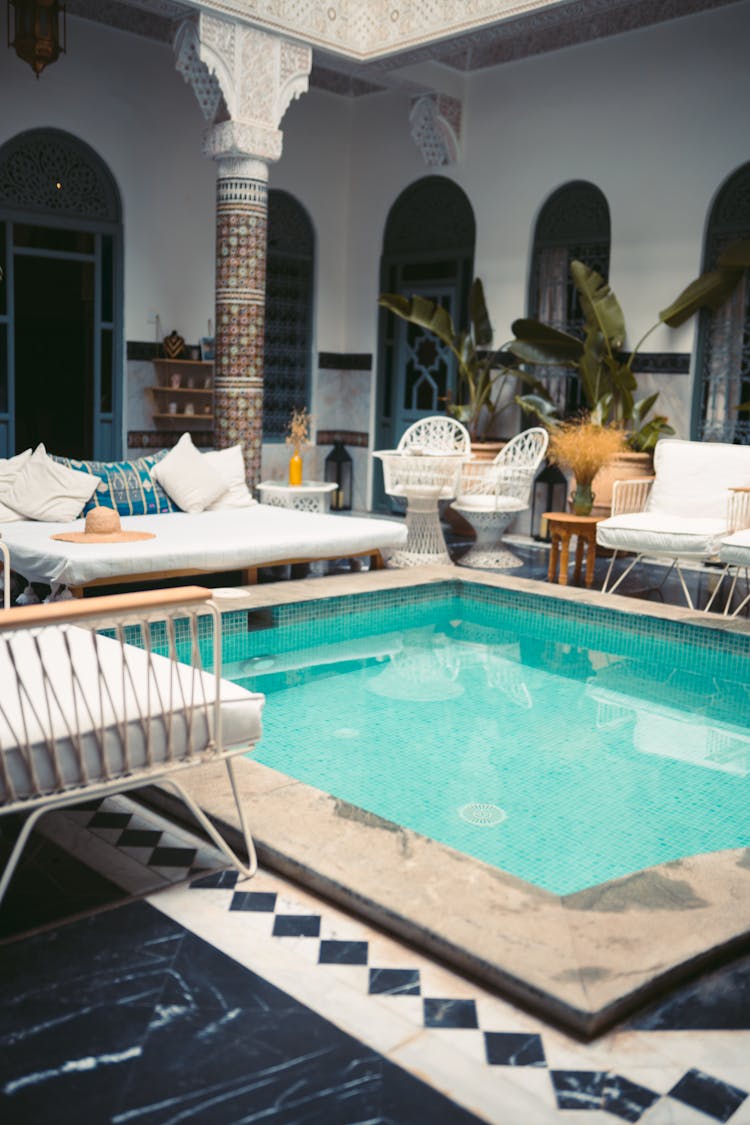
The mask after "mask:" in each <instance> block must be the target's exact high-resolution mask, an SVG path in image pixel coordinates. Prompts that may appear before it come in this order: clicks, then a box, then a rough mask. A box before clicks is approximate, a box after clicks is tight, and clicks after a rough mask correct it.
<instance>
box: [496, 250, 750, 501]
mask: <svg viewBox="0 0 750 1125" xmlns="http://www.w3.org/2000/svg"><path fill="white" fill-rule="evenodd" d="M749 266H750V240H744V241H741V242H736V243H733V244H732V245H731V246H729V247H728V248H727V249H726V250H725V252H724V253H723V254H722V255H721V257H720V258H719V261H718V263H717V266H716V269H714V270H711V271H709V272H707V273H705V274H702V275H701V276H700V277H698V278H696V279H695V281H693V282H691V283H690V285H688V286H687V287H686V288H685V289H683V291H682V292H681V293H680V295H679V296H678V297H677V298H676V299H675V300H674V301H673V302H672V304H671V305H669V306H668V307H667V308H665V309H663V310H662V311H661V312H660V313H659V317H658V320H657V321H656V322H655V323H654V324H653V325H651V327H650V328H649V329H648V331H647V332H645V333H644V334H643V336H642V337H641V339H640V340H639V341H638V342H637V344H636V345H635V347H634V348H633V349H632V351H630V353H629V354H623V352H622V348H623V346H624V343H625V338H626V330H625V317H624V314H623V311H622V308H621V306H620V303H619V301H618V300H617V297H616V296H615V294H614V293H613V292H612V290H611V289H610V287H609V285H608V284H607V282H606V281H605V280H604V279H603V278H602V277H601V275H600V274H598V273H597V272H596V271H595V270H593V269H591V268H590V267H588V266H586V265H584V263H583V262H579V261H574V262H573V263H572V264H571V276H572V278H573V284H574V285H575V287H576V289H577V291H578V295H579V299H580V303H581V308H582V310H583V316H584V334H583V339H578V338H577V337H575V336H571V335H570V334H569V333H567V332H562V331H560V330H559V329H557V328H553V327H551V326H550V325H548V324H544V323H542V322H541V321H538V320H533V319H531V318H523V319H520V320H516V321H514V323H513V325H512V330H513V334H514V339H513V340H512V341H511V342H510V344H509V345H508V348H509V350H510V351H511V352H512V353H513V355H515V356H516V358H517V359H519V360H521V361H522V362H523V363H524V364H528V365H530V366H532V367H534V366H537V365H542V366H563V367H570V368H573V369H574V370H576V371H577V372H578V375H579V378H580V380H581V388H582V390H583V397H584V400H585V404H586V408H587V412H588V416H589V418H590V420H591V422H592V423H593V424H595V425H599V426H609V425H615V426H618V427H620V428H621V429H622V430H623V432H624V434H625V440H626V448H625V450H624V451H623V452H622V453H620V454H618V460H617V461H614V462H613V463H611V464H612V469H611V471H608V476H609V478H610V479H609V482H608V484H606V485H605V482H604V480H601V481H600V482H597V487H596V488H595V491H596V492H597V494H598V504H597V514H599V515H603V514H606V512H607V508H608V505H609V504H610V503H611V487H612V483H613V482H614V480H615V479H617V478H618V477H619V478H623V477H627V476H632V475H633V472H635V474H636V475H645V474H646V473H648V471H649V468H650V455H651V453H652V451H653V449H654V446H655V445H656V442H657V441H658V440H659V438H660V437H663V436H665V435H668V434H673V433H674V429H673V428H672V426H670V424H669V421H668V419H667V418H666V417H665V416H664V415H663V414H658V413H653V411H654V407H655V405H656V402H657V399H658V397H659V396H658V393H656V394H652V395H648V396H647V397H646V398H643V399H639V400H638V399H636V397H635V394H636V390H637V379H636V376H635V374H634V371H633V368H634V363H635V360H636V358H637V356H638V354H639V352H640V349H641V347H642V346H643V344H644V342H645V341H646V340H647V339H648V337H649V336H650V335H651V333H652V332H654V331H655V330H656V328H658V327H659V325H660V324H666V325H668V326H669V327H670V328H678V327H679V326H680V325H682V324H684V323H685V322H686V321H687V320H689V319H690V317H692V316H694V315H695V313H697V312H698V311H699V310H700V309H702V308H708V309H714V310H715V309H717V308H718V307H719V306H720V305H721V304H722V303H723V302H724V301H725V300H726V298H727V297H728V296H729V294H730V293H731V292H732V290H733V289H734V287H735V286H736V285H737V283H738V281H739V280H740V278H741V277H742V276H743V273H744V270H745V269H746V268H747V267H749ZM516 401H517V402H518V404H519V405H520V406H522V407H523V409H524V410H527V411H529V412H530V413H532V414H534V415H535V416H536V417H537V418H539V419H540V420H541V422H542V423H543V424H544V425H546V426H547V427H548V428H549V429H550V430H551V431H554V430H555V429H556V428H557V427H558V426H559V425H560V424H561V422H562V419H561V418H560V416H559V414H558V411H557V409H556V407H555V405H554V404H553V403H552V401H551V400H550V399H549V397H548V396H547V395H546V393H545V391H544V389H543V388H542V387H541V386H540V385H537V387H536V388H535V389H534V392H533V393H531V394H527V395H520V396H516ZM639 455H640V456H639ZM644 462H645V465H644ZM604 471H605V470H603V471H602V472H603V473H604Z"/></svg>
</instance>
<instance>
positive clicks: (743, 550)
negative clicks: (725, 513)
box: [717, 488, 750, 617]
mask: <svg viewBox="0 0 750 1125" xmlns="http://www.w3.org/2000/svg"><path fill="white" fill-rule="evenodd" d="M729 530H730V531H731V532H732V534H731V535H728V536H727V537H726V539H722V541H721V546H720V547H719V561H720V562H722V563H723V564H724V572H723V574H722V579H723V578H724V577H725V576H726V575H729V574H731V575H732V583H731V586H730V588H729V592H728V594H727V599H726V603H725V605H724V613H725V615H727V616H728V615H729V614H730V613H731V616H732V617H736V616H737V615H738V614H739V613H742V611H743V609H744V608H745V606H746V605H747V604H748V603H749V602H750V589H748V592H747V593H746V595H745V597H744V598H743V599H742V601H740V603H739V604H738V605H737V606H736V607H735V609H734V610H733V611H732V608H731V606H732V600H733V598H734V592H735V589H736V587H737V582H738V579H739V577H740V574H742V573H744V575H745V586H746V587H748V578H749V577H750V488H737V489H733V490H732V495H731V499H730V503H729ZM717 592H718V587H717Z"/></svg>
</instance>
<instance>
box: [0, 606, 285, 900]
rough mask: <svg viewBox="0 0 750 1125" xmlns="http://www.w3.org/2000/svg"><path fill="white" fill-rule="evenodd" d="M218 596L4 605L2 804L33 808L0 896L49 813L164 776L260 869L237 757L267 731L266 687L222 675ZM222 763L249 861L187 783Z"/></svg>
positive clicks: (0, 641) (0, 615) (248, 867)
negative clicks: (213, 600) (188, 773)
mask: <svg viewBox="0 0 750 1125" xmlns="http://www.w3.org/2000/svg"><path fill="white" fill-rule="evenodd" d="M210 596H211V594H210V591H209V590H202V589H200V588H197V587H183V588H181V589H178V590H165V591H154V592H151V593H138V594H120V595H116V596H110V597H103V598H102V597H100V598H90V599H87V600H86V601H84V602H77V603H76V602H70V601H68V602H58V603H56V604H53V605H43V606H32V607H25V608H17V609H10V610H4V611H2V612H0V684H2V691H0V814H3V813H17V814H18V813H20V814H25V815H26V819H25V821H24V824H23V827H22V829H21V832H20V834H19V836H18V838H17V840H16V842H15V845H14V848H13V850H12V852H11V855H10V857H9V859H8V861H7V863H6V866H5V869H4V871H3V873H2V878H0V900H2V897H3V894H4V892H5V890H6V888H7V886H8V883H9V881H10V878H11V875H12V873H13V870H14V868H15V866H16V864H17V863H18V860H19V858H20V855H21V852H22V850H23V847H24V844H25V842H26V840H27V839H28V836H29V833H30V832H31V829H32V828H33V826H34V824H35V823H36V821H37V820H38V818H39V817H40V816H41V815H42V814H43V813H45V812H47V811H48V810H50V809H54V808H60V807H63V806H65V805H70V804H75V803H77V802H79V801H83V800H89V799H91V798H94V797H101V796H104V795H106V794H109V793H114V792H120V791H123V790H127V789H134V788H137V787H138V786H143V785H146V784H152V783H154V782H159V783H162V784H166V785H168V786H170V787H171V788H174V789H175V790H176V791H177V793H178V794H179V796H181V797H182V799H183V800H184V801H185V802H186V804H187V805H188V807H189V808H190V809H191V811H192V813H193V815H194V816H195V817H196V819H197V820H198V821H199V823H200V824H201V825H202V827H203V828H204V829H205V831H206V832H207V833H208V834H209V836H210V837H211V838H212V840H213V841H214V843H215V844H216V845H217V846H218V847H220V848H221V850H222V851H223V852H224V853H225V854H226V855H227V857H228V858H229V860H230V861H231V862H232V864H233V865H235V866H237V867H238V868H239V869H240V870H241V872H242V873H243V874H244V875H245V876H246V877H250V876H251V875H253V874H254V873H255V870H256V866H257V861H256V857H255V850H254V847H253V842H252V837H251V835H250V832H249V829H248V827H247V822H246V820H245V817H244V814H243V810H242V808H241V806H240V804H239V800H238V798H237V790H236V787H235V782H234V775H233V773H232V761H231V758H232V756H233V755H235V754H246V753H248V752H249V751H250V750H252V749H253V748H254V746H255V744H256V742H257V741H258V739H259V738H260V735H261V711H262V708H263V702H264V697H263V696H262V695H259V694H257V693H255V692H250V691H247V690H246V689H244V688H242V687H240V686H238V685H237V684H234V683H230V682H229V681H228V680H223V679H222V678H221V617H220V614H219V613H218V611H217V610H216V608H215V607H214V606H212V605H211V604H210ZM199 621H200V626H199ZM100 629H107V630H108V631H109V634H110V635H107V636H102V635H100V634H99V633H97V632H96V631H95V630H100ZM199 635H200V637H201V641H202V644H203V647H204V649H206V650H207V652H208V660H207V664H208V667H211V668H212V671H211V672H208V671H204V669H203V661H202V658H201V648H200V646H199V644H198V639H199ZM134 641H135V642H136V644H134V643H132V642H134ZM138 645H139V646H140V647H137V646H138ZM156 650H158V651H156ZM220 761H224V762H225V764H226V767H227V771H228V774H229V780H230V783H231V786H232V790H233V792H234V796H235V801H236V803H237V809H238V813H239V818H240V824H241V826H242V830H243V834H244V842H245V847H246V850H247V860H246V861H245V860H244V859H243V860H241V859H239V858H238V857H237V856H236V854H235V853H234V852H233V851H232V849H231V848H230V847H229V845H228V843H227V842H226V840H225V839H224V838H223V837H222V836H221V835H220V834H219V832H218V831H217V830H216V828H215V827H214V825H213V824H212V823H211V822H210V821H209V820H208V819H207V818H206V816H205V815H204V814H203V812H202V811H201V810H200V809H199V808H198V807H197V806H196V804H195V802H194V801H193V800H192V798H191V797H190V796H189V794H188V793H186V792H185V790H184V789H183V788H182V786H180V785H179V784H178V782H177V781H176V776H177V775H178V774H179V773H180V772H181V771H183V770H185V769H187V768H191V767H196V766H198V765H200V764H201V763H205V762H220Z"/></svg>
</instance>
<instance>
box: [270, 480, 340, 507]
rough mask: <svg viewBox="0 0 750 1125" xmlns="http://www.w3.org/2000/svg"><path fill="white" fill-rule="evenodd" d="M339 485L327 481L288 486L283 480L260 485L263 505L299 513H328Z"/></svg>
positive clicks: (308, 481)
mask: <svg viewBox="0 0 750 1125" xmlns="http://www.w3.org/2000/svg"><path fill="white" fill-rule="evenodd" d="M337 488H338V485H337V484H336V483H335V482H331V481H325V480H306V481H303V482H302V484H287V483H286V482H285V481H281V480H264V481H262V482H261V483H260V484H259V485H258V493H259V494H260V502H261V504H270V505H271V507H272V508H296V509H297V511H299V512H327V511H329V510H330V507H331V493H332V492H335V491H336V489H337Z"/></svg>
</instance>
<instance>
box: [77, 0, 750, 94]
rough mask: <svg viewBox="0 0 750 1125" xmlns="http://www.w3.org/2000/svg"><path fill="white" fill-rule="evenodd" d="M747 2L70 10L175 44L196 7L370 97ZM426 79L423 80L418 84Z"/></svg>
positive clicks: (344, 88)
mask: <svg viewBox="0 0 750 1125" xmlns="http://www.w3.org/2000/svg"><path fill="white" fill-rule="evenodd" d="M740 2H743V0H659V2H658V3H655V0H184V2H183V0H67V9H68V12H69V14H70V15H73V16H80V17H82V18H84V19H90V20H95V21H97V22H99V23H105V24H108V25H110V26H112V27H115V28H118V29H120V30H123V31H129V32H132V33H135V34H139V35H144V36H147V37H148V38H151V39H156V40H160V41H162V42H171V41H172V38H173V35H174V32H175V29H176V27H177V25H178V24H179V23H180V22H181V21H182V20H184V19H185V18H186V17H188V16H190V15H191V14H194V13H195V12H196V11H201V10H203V11H212V12H215V13H216V14H218V15H223V16H226V17H228V18H232V19H236V20H238V21H240V22H242V23H247V24H251V25H252V26H255V27H258V28H261V29H263V30H265V31H268V32H272V33H278V34H281V35H284V36H286V37H289V38H292V39H297V40H302V41H303V42H305V43H307V44H309V45H310V46H312V47H313V49H314V65H313V69H312V74H311V79H310V84H311V85H313V86H317V87H318V88H322V89H326V90H329V91H331V92H333V93H337V94H342V95H346V96H361V95H364V94H370V93H374V92H377V91H379V90H382V89H384V88H387V87H393V86H407V87H409V86H411V87H413V88H416V86H415V84H414V82H413V80H412V77H411V76H410V75H408V74H407V73H406V71H407V68H409V67H414V66H415V65H416V64H422V63H434V62H437V63H440V64H442V66H443V67H447V68H450V69H452V71H453V72H454V73H456V74H458V73H459V72H464V73H465V72H467V71H473V70H479V69H483V68H485V67H491V66H499V65H501V64H502V63H505V62H511V61H516V60H518V59H522V58H527V57H529V56H531V55H536V54H540V53H543V52H546V51H554V50H559V49H560V48H563V47H569V46H572V45H574V44H576V43H583V42H586V41H588V40H592V39H600V38H604V37H606V36H610V35H617V34H620V33H622V32H627V31H632V30H634V29H636V28H639V27H644V26H648V25H650V24H654V23H661V22H663V21H665V20H671V19H677V18H680V17H683V16H688V15H692V14H694V13H696V12H701V11H706V10H709V9H712V8H719V7H723V6H724V5H726V4H733V3H740ZM417 85H418V84H417Z"/></svg>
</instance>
